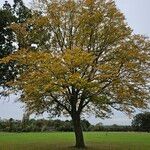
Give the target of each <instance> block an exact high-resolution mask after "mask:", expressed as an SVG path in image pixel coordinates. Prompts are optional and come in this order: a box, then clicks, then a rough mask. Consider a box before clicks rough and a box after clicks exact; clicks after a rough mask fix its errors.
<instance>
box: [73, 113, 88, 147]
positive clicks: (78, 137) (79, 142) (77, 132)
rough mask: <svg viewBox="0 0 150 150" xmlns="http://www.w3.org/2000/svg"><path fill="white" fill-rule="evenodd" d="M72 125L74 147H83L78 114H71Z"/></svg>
mask: <svg viewBox="0 0 150 150" xmlns="http://www.w3.org/2000/svg"><path fill="white" fill-rule="evenodd" d="M72 120H73V125H74V132H75V138H76V145H75V147H76V148H85V143H84V138H83V132H82V127H81V121H80V115H77V114H75V115H73V116H72Z"/></svg>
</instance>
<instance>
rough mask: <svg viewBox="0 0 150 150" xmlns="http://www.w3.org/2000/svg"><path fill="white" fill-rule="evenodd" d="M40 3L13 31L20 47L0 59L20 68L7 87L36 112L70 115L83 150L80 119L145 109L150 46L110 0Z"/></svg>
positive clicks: (41, 0)
mask: <svg viewBox="0 0 150 150" xmlns="http://www.w3.org/2000/svg"><path fill="white" fill-rule="evenodd" d="M38 2H39V3H38V4H36V8H35V11H34V12H35V13H34V15H33V17H32V18H31V19H28V20H27V21H26V22H24V23H19V24H13V25H11V28H12V29H13V30H15V32H16V34H17V36H18V39H19V42H20V44H21V45H22V46H21V48H20V49H19V50H18V51H17V52H15V53H13V54H12V55H10V56H8V57H6V58H4V59H2V60H1V62H3V63H8V62H11V61H16V62H17V63H18V66H20V67H19V71H20V75H19V76H17V77H16V79H15V80H13V81H12V82H9V83H8V85H11V86H13V90H14V89H15V90H17V91H18V90H20V91H21V93H22V95H21V98H20V100H21V101H23V102H25V103H26V105H27V108H28V109H29V110H31V111H33V112H37V113H42V112H44V111H48V112H49V113H51V114H52V115H60V114H62V113H63V114H69V115H71V117H72V119H73V122H74V128H75V133H76V140H77V141H76V146H77V147H84V141H83V135H82V129H81V128H80V127H81V126H80V115H82V114H84V113H94V114H96V116H99V117H107V116H109V115H110V114H111V111H112V108H115V109H117V110H120V111H125V112H126V113H132V112H133V111H134V108H146V107H147V104H148V100H149V89H148V88H149V85H148V81H149V73H150V72H149V71H150V68H149V62H150V59H149V58H150V55H149V54H150V53H149V50H150V41H149V39H148V38H146V37H144V36H141V35H134V34H133V33H132V30H131V29H130V27H129V26H128V25H127V23H126V22H125V17H124V15H123V14H122V13H121V12H120V11H119V10H118V9H117V8H116V6H115V3H114V2H113V1H112V0H109V1H107V0H84V1H79V0H77V1H74V0H65V1H61V0H55V1H53V0H52V1H47V0H40V1H38ZM37 6H39V7H37ZM39 10H40V13H38V11H39Z"/></svg>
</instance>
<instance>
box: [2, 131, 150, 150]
mask: <svg viewBox="0 0 150 150" xmlns="http://www.w3.org/2000/svg"><path fill="white" fill-rule="evenodd" d="M84 136H85V141H86V145H87V149H88V150H150V134H149V133H133V132H129V133H124V132H118V133H117V132H108V133H106V132H86V133H84ZM73 145H74V133H67V132H52V133H0V150H70V149H73V148H72V147H71V146H73Z"/></svg>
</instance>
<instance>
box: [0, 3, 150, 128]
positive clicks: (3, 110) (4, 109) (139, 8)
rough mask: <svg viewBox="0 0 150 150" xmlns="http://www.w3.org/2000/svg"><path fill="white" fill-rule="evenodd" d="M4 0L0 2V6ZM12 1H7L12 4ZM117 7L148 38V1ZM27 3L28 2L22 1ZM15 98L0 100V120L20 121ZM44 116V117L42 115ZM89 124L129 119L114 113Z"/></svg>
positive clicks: (135, 28)
mask: <svg viewBox="0 0 150 150" xmlns="http://www.w3.org/2000/svg"><path fill="white" fill-rule="evenodd" d="M4 1H5V0H0V6H2V4H3V3H4ZM12 1H13V0H8V2H9V3H12ZM115 1H116V5H117V7H118V8H119V9H120V10H121V12H123V13H124V15H125V17H126V20H127V22H128V24H129V26H130V27H131V28H132V29H133V31H134V33H136V34H143V35H145V36H149V37H150V8H149V7H150V0H115ZM24 2H26V3H28V2H29V0H24ZM16 100H17V97H14V96H13V97H10V98H9V99H7V100H4V99H0V117H1V118H11V117H13V118H15V119H21V118H22V114H23V108H22V106H23V104H21V103H19V102H14V101H16ZM44 116H46V115H44ZM86 119H88V120H89V121H90V122H91V123H94V124H95V123H98V122H102V123H103V124H122V125H128V124H130V123H131V119H130V118H129V117H128V116H126V115H125V114H123V113H120V112H117V111H115V112H114V116H112V118H111V119H105V120H101V119H95V118H94V117H92V116H90V117H87V118H86Z"/></svg>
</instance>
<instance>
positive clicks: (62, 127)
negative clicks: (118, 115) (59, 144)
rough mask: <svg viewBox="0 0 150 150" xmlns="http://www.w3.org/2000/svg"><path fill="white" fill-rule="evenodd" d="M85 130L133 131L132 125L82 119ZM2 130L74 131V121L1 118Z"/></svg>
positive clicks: (0, 126) (0, 127) (0, 129)
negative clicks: (107, 124) (94, 123)
mask: <svg viewBox="0 0 150 150" xmlns="http://www.w3.org/2000/svg"><path fill="white" fill-rule="evenodd" d="M81 125H82V129H83V131H132V130H133V129H132V127H131V126H120V125H116V124H114V125H109V126H105V125H103V124H102V123H98V124H96V125H92V124H90V123H89V121H87V120H86V119H83V120H82V121H81ZM0 131H1V132H44V131H45V132H46V131H64V132H69V131H73V123H72V121H70V120H66V121H62V120H58V119H57V120H47V119H38V120H36V119H30V120H25V119H23V120H22V121H21V120H15V119H13V118H10V119H3V120H2V119H1V120H0Z"/></svg>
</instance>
